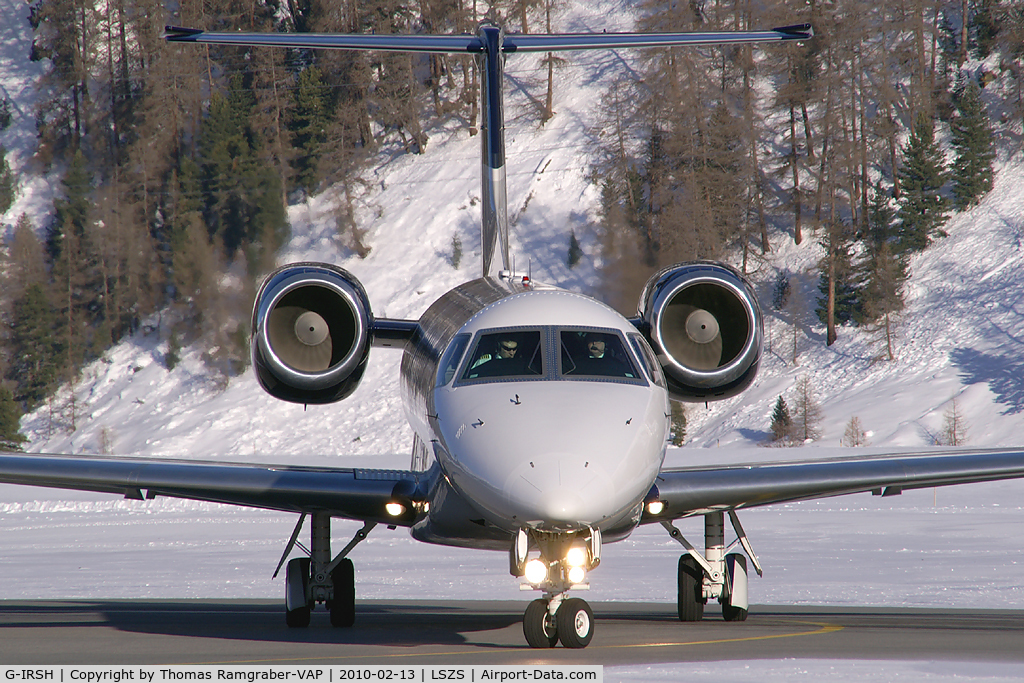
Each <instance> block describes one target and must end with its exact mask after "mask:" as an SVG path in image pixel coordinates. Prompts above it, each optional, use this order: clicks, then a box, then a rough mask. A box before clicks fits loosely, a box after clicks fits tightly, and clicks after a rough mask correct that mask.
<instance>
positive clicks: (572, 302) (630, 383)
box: [0, 24, 1024, 648]
mask: <svg viewBox="0 0 1024 683" xmlns="http://www.w3.org/2000/svg"><path fill="white" fill-rule="evenodd" d="M811 35H812V32H811V29H810V27H809V26H789V27H783V28H777V29H773V30H770V31H755V32H730V33H683V34H678V33H676V34H611V33H602V34H582V35H511V34H506V33H505V32H504V31H502V30H501V29H500V28H498V27H497V26H493V25H491V24H484V25H481V26H480V28H479V30H478V32H477V34H476V35H460V36H376V35H370V36H368V35H310V34H251V33H208V32H204V31H200V30H195V29H181V28H174V27H168V29H167V39H168V40H171V41H175V42H185V43H213V44H227V45H263V46H279V47H291V48H333V49H359V50H361V49H373V50H399V51H413V52H415V51H422V52H456V53H459V52H461V53H468V54H472V55H475V56H476V58H477V59H478V60H479V63H480V66H481V71H482V73H483V74H484V77H483V80H482V101H483V104H484V114H483V119H484V130H483V134H482V136H481V138H482V145H481V149H482V172H483V173H482V175H483V181H482V185H483V197H484V198H485V201H484V211H483V221H482V227H481V234H482V238H483V239H482V244H483V245H484V249H483V263H482V276H481V277H480V278H479V279H476V280H473V281H471V282H468V283H466V284H463V285H460V286H459V287H456V288H455V289H453V290H451V291H450V292H448V293H446V294H445V295H443V296H442V297H441V298H440V299H438V300H437V301H435V302H434V303H433V304H432V305H431V306H430V307H429V308H428V309H427V311H426V312H425V313H423V315H422V316H421V317H420V319H419V320H415V321H412V320H391V319H383V318H376V317H374V315H373V313H372V312H371V310H370V304H369V301H368V298H367V296H366V293H365V292H364V290H363V287H362V285H360V283H359V282H358V281H357V280H356V278H355V277H353V276H352V275H351V274H350V273H348V272H346V271H344V270H342V269H340V268H337V267H335V266H332V265H329V264H325V263H297V264H292V265H288V266H285V267H283V268H280V269H278V270H277V271H275V272H274V273H272V274H271V275H270V276H269V277H267V279H266V280H265V282H264V283H263V285H262V287H261V289H260V291H259V294H258V295H257V297H256V302H255V305H254V310H253V321H252V330H253V338H252V340H251V341H252V343H251V348H252V359H253V366H254V368H255V371H256V376H257V378H258V380H259V382H260V384H261V385H262V387H263V388H264V389H265V390H266V391H268V392H269V393H270V394H272V395H273V396H275V397H277V398H280V399H282V400H285V401H293V402H297V403H304V404H322V403H330V402H333V401H340V400H342V399H344V398H346V397H347V396H349V395H350V394H351V393H352V392H353V391H354V390H355V388H356V386H357V385H358V384H359V381H360V379H361V378H362V375H363V371H364V369H365V367H366V362H367V357H368V355H369V353H370V349H371V348H372V347H392V348H398V349H402V350H403V353H404V356H403V360H402V366H401V377H400V381H401V388H402V397H403V401H404V405H405V411H406V415H407V417H408V420H409V422H410V423H411V425H412V427H413V430H414V432H415V438H414V442H413V444H412V466H411V467H410V469H409V470H404V471H392V470H368V469H326V468H325V469H316V468H301V467H273V466H257V465H227V464H223V463H218V462H195V461H173V460H163V459H155V458H132V459H126V458H106V457H88V456H69V455H42V454H10V455H2V456H0V482H6V483H16V484H25V485H32V486H50V487H60V488H72V489H83V490H90V491H103V492H109V493H115V494H120V495H124V496H125V497H127V498H133V499H139V500H143V499H152V498H154V497H156V496H172V497H179V498H190V499H195V500H205V501H214V502H219V503H228V504H236V505H245V506H252V507H257V508H266V509H272V510H283V511H288V512H295V513H298V514H299V519H298V523H297V525H296V527H295V531H294V533H293V534H292V537H291V539H290V541H289V542H288V543H287V546H286V548H285V552H284V555H283V556H282V558H281V562H280V563H279V565H278V569H279V570H280V568H281V566H282V565H283V564H284V563H285V560H286V559H287V558H288V556H289V554H290V553H291V551H292V549H293V548H294V547H295V546H296V541H297V539H298V537H299V534H300V532H301V530H302V526H303V523H304V521H305V520H306V518H307V517H310V518H311V520H310V527H311V531H310V544H309V551H310V552H309V557H300V558H296V559H292V560H290V561H288V562H287V570H286V580H285V585H286V591H285V592H286V596H285V600H286V610H285V613H286V620H287V623H288V624H289V625H290V626H307V625H308V624H309V622H310V610H312V609H314V608H316V607H317V606H320V605H322V606H324V607H325V608H326V609H327V610H329V612H330V620H331V623H332V624H334V625H336V626H351V625H352V624H353V623H354V620H355V616H356V605H355V586H354V573H353V565H352V561H351V559H349V554H350V553H351V551H352V550H353V548H355V547H356V545H357V544H358V543H359V542H360V541H362V540H363V539H365V538H366V536H367V534H368V533H370V531H371V530H372V529H373V528H374V527H375V526H376V525H377V524H385V525H388V526H404V527H408V528H409V529H410V531H411V534H412V536H413V537H414V538H416V539H418V540H421V541H425V542H428V543H439V544H447V545H453V546H462V547H467V548H479V549H487V550H499V551H504V552H507V553H508V558H509V571H510V573H511V574H512V575H513V576H515V577H520V581H521V585H522V587H523V588H524V589H527V590H535V591H539V592H540V593H541V596H542V597H539V598H537V599H535V600H533V601H532V602H530V603H529V605H528V606H527V608H526V613H525V615H524V618H523V632H524V635H525V636H526V641H527V642H528V643H529V645H530V646H531V647H535V648H548V647H553V646H555V645H556V644H557V643H559V642H561V644H562V645H563V646H564V647H569V648H581V647H586V645H587V644H588V643H590V641H591V638H592V637H593V635H594V617H593V613H592V612H591V609H590V607H589V605H588V604H587V603H586V602H585V601H584V600H581V599H579V598H576V597H568V596H569V594H570V593H571V592H574V591H578V590H582V589H585V588H587V587H588V586H589V580H590V573H591V572H592V571H593V570H595V569H596V568H597V567H598V565H599V564H600V562H601V556H602V553H603V552H604V551H605V548H604V546H605V544H606V543H613V542H615V541H619V540H622V539H624V538H626V537H627V536H629V534H630V533H631V532H632V531H633V530H634V529H636V527H637V526H638V525H640V524H654V523H659V524H662V525H663V526H664V527H665V529H666V531H668V533H669V534H670V535H671V537H672V538H674V539H676V540H677V541H678V542H679V543H680V544H681V545H682V546H683V549H684V552H682V553H681V557H680V560H679V567H678V577H677V579H678V586H679V597H678V609H679V618H680V619H681V620H683V621H697V620H700V619H701V618H702V616H703V611H704V606H705V604H706V603H707V602H708V601H710V600H716V601H718V602H720V603H721V605H722V614H723V616H724V618H725V619H726V620H729V621H739V620H743V619H745V618H746V616H747V609H748V601H747V559H748V558H749V560H750V561H751V563H752V564H753V567H754V569H755V570H756V571H757V572H758V573H759V574H760V573H761V568H760V566H759V564H758V561H757V557H756V555H755V554H754V552H753V550H752V548H751V546H750V543H749V541H748V539H747V537H746V534H745V533H744V531H743V527H742V526H741V525H740V522H739V519H738V517H737V510H740V509H743V508H748V507H753V506H761V505H769V504H773V503H780V502H788V501H794V500H803V499H808V498H816V497H824V496H835V495H841V494H850V493H858V492H867V491H872V492H875V493H879V494H882V495H892V494H897V493H899V492H900V491H902V490H904V489H911V488H919V487H926V486H927V487H931V486H942V485H947V484H958V483H967V482H977V481H987V480H993V479H1003V478H1012V477H1022V476H1024V452H1022V451H1019V450H987V451H972V452H963V451H954V452H933V453H919V454H915V455H910V456H908V455H899V456H897V455H892V456H883V457H877V456H876V457H860V458H850V459H842V460H827V461H816V462H805V463H796V464H794V463H787V464H784V463H772V464H758V465H748V466H720V467H700V468H688V469H665V468H663V460H664V456H665V449H666V441H667V436H668V431H669V422H670V413H671V411H670V407H669V401H670V400H676V401H701V402H704V401H712V400H716V399H721V398H725V397H729V396H734V395H736V394H738V393H739V392H741V391H743V390H744V389H745V388H747V387H748V386H749V385H750V384H751V382H752V381H753V380H754V377H755V375H756V373H757V369H758V365H759V362H760V360H761V353H762V319H761V312H760V309H759V307H758V303H757V300H756V298H755V296H754V293H753V290H752V289H751V287H750V285H749V284H748V283H747V282H746V281H745V280H744V278H743V277H742V276H741V275H740V274H739V273H738V272H736V271H735V270H733V269H732V268H730V267H728V266H725V265H722V264H718V263H711V262H694V263H681V264H676V265H673V266H670V267H668V268H665V269H664V270H662V271H661V272H659V273H656V274H655V275H653V276H652V277H651V279H650V280H649V282H648V283H647V285H646V286H645V288H644V290H643V292H642V293H641V294H640V297H639V306H638V314H637V317H636V318H634V319H626V318H624V317H622V316H621V315H619V314H618V313H617V312H615V311H614V310H613V309H611V308H609V307H608V306H606V305H605V304H603V303H601V302H599V301H596V300H594V299H592V298H590V297H587V296H583V295H581V294H576V293H573V292H568V291H563V290H560V289H558V288H555V287H551V286H545V285H541V284H537V283H534V282H532V281H531V280H530V279H529V278H528V277H523V276H521V275H516V274H515V273H513V272H511V269H510V268H509V259H508V223H507V220H506V206H505V158H504V149H505V148H504V139H503V135H504V125H503V105H502V91H501V86H502V68H503V64H504V60H505V59H506V56H508V55H511V54H513V53H516V52H529V51H545V52H546V51H553V50H575V49H609V48H630V47H651V46H670V45H715V44H717V45H721V44H735V43H749V42H765V41H790V40H796V41H800V40H806V39H809V38H810V37H811ZM496 244H497V245H498V246H499V247H500V254H501V266H500V268H499V267H498V264H497V263H492V261H494V259H493V256H494V250H495V245H496ZM695 515H703V516H704V518H705V539H704V551H703V552H700V551H699V550H697V549H696V548H695V547H694V546H693V545H692V544H690V543H689V541H687V539H685V538H684V537H683V536H682V534H681V533H680V532H679V530H678V529H677V528H676V527H675V526H674V525H673V521H674V520H676V519H679V518H682V517H688V516H695ZM727 515H728V517H729V519H730V522H731V526H732V527H733V529H734V530H735V534H736V542H735V543H732V544H731V545H729V546H726V544H725V518H726V516H727ZM334 517H339V518H345V519H353V520H360V521H362V522H363V523H364V525H363V527H362V528H361V529H360V530H359V532H358V533H357V534H356V535H355V537H354V538H352V540H351V541H350V542H349V543H348V544H347V545H346V546H345V547H344V548H343V549H342V550H341V551H340V552H338V553H337V554H336V555H335V554H333V553H332V551H331V528H330V527H331V519H332V518H334Z"/></svg>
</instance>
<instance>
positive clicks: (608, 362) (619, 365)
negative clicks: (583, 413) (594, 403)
mask: <svg viewBox="0 0 1024 683" xmlns="http://www.w3.org/2000/svg"><path fill="white" fill-rule="evenodd" d="M559 346H560V347H561V351H560V357H561V362H562V375H563V376H567V377H621V378H625V379H640V378H641V377H640V374H639V373H638V371H637V369H636V367H635V365H634V362H633V360H631V356H630V354H629V352H628V351H627V350H626V348H625V346H624V345H623V343H622V338H621V337H619V335H617V334H613V333H611V332H604V331H601V330H562V331H561V332H560V333H559Z"/></svg>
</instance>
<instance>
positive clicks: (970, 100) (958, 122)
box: [950, 81, 995, 211]
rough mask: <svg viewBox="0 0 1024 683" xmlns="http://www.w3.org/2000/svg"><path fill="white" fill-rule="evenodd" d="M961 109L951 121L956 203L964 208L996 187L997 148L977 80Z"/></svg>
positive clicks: (964, 94)
mask: <svg viewBox="0 0 1024 683" xmlns="http://www.w3.org/2000/svg"><path fill="white" fill-rule="evenodd" d="M957 109H958V110H959V112H960V116H958V117H956V118H954V119H953V121H952V122H951V123H950V129H951V130H952V133H953V140H952V143H953V148H954V149H955V150H956V161H954V162H953V172H952V177H953V205H954V206H955V207H956V208H957V209H958V210H961V211H962V210H964V209H966V208H968V207H969V206H972V205H974V204H977V203H978V201H979V200H980V199H981V197H982V196H983V195H985V194H986V193H987V192H988V191H989V190H991V189H992V181H993V171H992V161H993V160H994V159H995V149H994V146H993V141H992V130H991V129H990V128H989V125H988V116H987V115H986V114H985V108H984V106H983V105H982V103H981V97H980V93H979V91H978V86H976V85H975V84H974V82H973V81H971V82H969V83H968V84H967V86H966V87H965V88H964V89H963V91H962V93H961V94H960V97H959V98H958V100H957Z"/></svg>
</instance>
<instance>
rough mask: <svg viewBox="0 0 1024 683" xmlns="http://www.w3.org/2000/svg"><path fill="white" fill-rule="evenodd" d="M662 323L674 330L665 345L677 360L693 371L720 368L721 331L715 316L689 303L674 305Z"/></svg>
mask: <svg viewBox="0 0 1024 683" xmlns="http://www.w3.org/2000/svg"><path fill="white" fill-rule="evenodd" d="M665 323H666V329H670V330H672V331H673V334H672V335H671V341H670V342H668V344H667V345H668V346H669V347H670V350H671V352H672V355H673V356H674V357H675V359H676V360H677V361H679V362H680V363H682V364H683V365H686V366H687V367H690V368H693V369H695V370H714V369H715V368H717V367H718V366H719V365H721V362H722V331H721V329H720V327H719V324H718V319H717V318H715V316H714V315H712V314H711V313H710V312H708V311H707V310H705V309H703V308H698V307H697V306H692V305H690V304H674V305H673V306H670V307H669V309H668V310H667V311H666V312H665ZM666 341H667V340H666Z"/></svg>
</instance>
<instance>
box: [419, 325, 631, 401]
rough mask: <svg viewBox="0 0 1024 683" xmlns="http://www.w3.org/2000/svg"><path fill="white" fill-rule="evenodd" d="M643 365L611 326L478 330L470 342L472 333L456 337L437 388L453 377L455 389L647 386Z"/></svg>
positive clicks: (623, 338) (552, 326)
mask: <svg viewBox="0 0 1024 683" xmlns="http://www.w3.org/2000/svg"><path fill="white" fill-rule="evenodd" d="M467 346H468V351H467V350H466V348H467ZM642 367H643V366H642V365H641V361H639V360H637V357H636V356H635V355H634V350H633V347H631V346H630V344H629V343H628V342H627V341H626V338H625V337H624V336H623V334H622V333H621V332H620V331H618V330H615V329H612V328H592V327H561V326H554V325H550V326H549V325H544V326H541V327H539V328H533V329H523V328H511V329H504V330H502V329H490V330H481V331H480V332H478V333H477V334H476V336H475V338H474V339H473V341H472V342H469V339H468V335H456V338H455V339H453V340H452V342H451V344H450V345H449V347H448V349H447V350H446V351H445V353H444V355H443V357H442V358H441V362H440V366H439V368H438V377H437V386H444V385H446V384H448V382H450V381H451V379H452V377H455V376H457V377H458V379H457V380H456V381H455V386H456V387H458V386H462V385H463V384H476V383H483V382H507V381H513V382H516V381H538V380H543V381H558V380H581V381H590V382H601V381H603V382H617V383H623V384H643V385H646V384H647V376H646V375H644V373H643V370H642ZM456 368H459V369H458V372H457V373H456Z"/></svg>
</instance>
